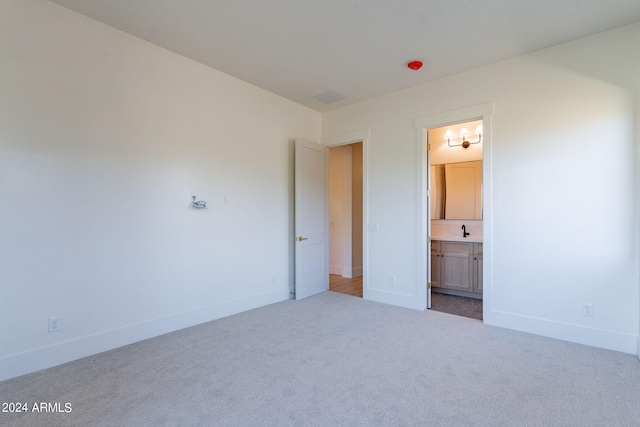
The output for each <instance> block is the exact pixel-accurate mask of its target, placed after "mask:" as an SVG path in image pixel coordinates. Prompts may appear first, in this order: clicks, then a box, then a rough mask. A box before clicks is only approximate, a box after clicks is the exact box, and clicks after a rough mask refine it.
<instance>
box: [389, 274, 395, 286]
mask: <svg viewBox="0 0 640 427" xmlns="http://www.w3.org/2000/svg"><path fill="white" fill-rule="evenodd" d="M389 285H391V286H395V285H396V277H395V276H389Z"/></svg>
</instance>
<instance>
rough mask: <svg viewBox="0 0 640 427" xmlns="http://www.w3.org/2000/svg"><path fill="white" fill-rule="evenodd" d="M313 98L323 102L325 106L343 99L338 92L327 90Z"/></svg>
mask: <svg viewBox="0 0 640 427" xmlns="http://www.w3.org/2000/svg"><path fill="white" fill-rule="evenodd" d="M314 98H315V99H317V100H318V101H320V102H324V103H325V104H331V103H332V102H336V101H340V100H342V99H344V96H342V95H340V94H339V93H338V92H334V91H332V90H329V91H327V92H325V93H321V94H320V95H316V96H314Z"/></svg>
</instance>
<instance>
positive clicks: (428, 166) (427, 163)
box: [424, 131, 434, 308]
mask: <svg viewBox="0 0 640 427" xmlns="http://www.w3.org/2000/svg"><path fill="white" fill-rule="evenodd" d="M426 134H427V138H426V139H427V140H426V145H427V149H426V158H425V159H424V160H425V175H426V176H425V178H426V179H427V185H426V188H427V206H426V209H424V211H425V212H426V214H427V215H426V216H427V217H426V221H427V227H426V228H427V251H426V252H427V308H431V271H432V269H433V265H432V264H431V204H432V203H433V199H434V198H433V193H432V192H431V191H432V185H433V179H432V176H431V144H430V141H429V138H430V136H429V135H430V133H429V131H427V132H426Z"/></svg>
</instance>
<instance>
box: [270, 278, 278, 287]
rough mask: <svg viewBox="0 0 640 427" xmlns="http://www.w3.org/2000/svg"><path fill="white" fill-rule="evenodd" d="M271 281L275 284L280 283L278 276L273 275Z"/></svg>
mask: <svg viewBox="0 0 640 427" xmlns="http://www.w3.org/2000/svg"><path fill="white" fill-rule="evenodd" d="M271 283H272V284H274V285H275V284H276V283H278V276H273V278H272V279H271Z"/></svg>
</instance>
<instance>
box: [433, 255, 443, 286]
mask: <svg viewBox="0 0 640 427" xmlns="http://www.w3.org/2000/svg"><path fill="white" fill-rule="evenodd" d="M441 260H442V258H441V256H440V252H431V286H432V287H436V288H439V287H440V286H441V285H440V276H441V274H440V271H441V266H440V261H441Z"/></svg>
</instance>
